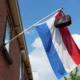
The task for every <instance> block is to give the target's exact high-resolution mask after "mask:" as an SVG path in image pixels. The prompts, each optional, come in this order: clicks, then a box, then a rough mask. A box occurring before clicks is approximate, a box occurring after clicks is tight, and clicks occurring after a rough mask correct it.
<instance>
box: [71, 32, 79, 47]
mask: <svg viewBox="0 0 80 80" xmlns="http://www.w3.org/2000/svg"><path fill="white" fill-rule="evenodd" d="M72 37H73V39H74V41H75V42H76V44H77V46H78V48H79V49H80V35H79V34H73V35H72Z"/></svg>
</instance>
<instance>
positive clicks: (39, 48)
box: [29, 38, 56, 80]
mask: <svg viewBox="0 0 80 80" xmlns="http://www.w3.org/2000/svg"><path fill="white" fill-rule="evenodd" d="M32 47H34V48H35V49H34V50H33V51H32V52H31V53H30V55H29V57H30V61H31V66H32V71H33V72H34V71H36V72H37V73H38V76H39V79H40V80H53V79H54V80H56V77H55V76H54V75H53V71H52V69H51V67H50V64H49V62H48V59H47V57H46V53H45V51H44V48H43V45H42V42H41V40H40V38H36V39H35V41H34V43H33V44H32ZM33 75H34V74H33ZM34 80H37V79H35V76H34Z"/></svg>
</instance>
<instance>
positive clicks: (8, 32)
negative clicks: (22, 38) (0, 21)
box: [5, 20, 11, 53]
mask: <svg viewBox="0 0 80 80" xmlns="http://www.w3.org/2000/svg"><path fill="white" fill-rule="evenodd" d="M10 32H11V31H10V24H9V21H8V20H7V22H6V30H5V43H7V42H8V41H9V40H10V35H11V33H10ZM5 47H6V49H7V51H8V53H9V51H10V43H8V44H6V45H5Z"/></svg>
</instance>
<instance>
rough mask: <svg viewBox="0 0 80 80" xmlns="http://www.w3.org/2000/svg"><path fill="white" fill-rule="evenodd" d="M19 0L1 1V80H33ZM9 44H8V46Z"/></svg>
mask: <svg viewBox="0 0 80 80" xmlns="http://www.w3.org/2000/svg"><path fill="white" fill-rule="evenodd" d="M22 31H23V27H22V23H21V17H20V12H19V6H18V2H17V0H0V80H33V77H32V72H31V66H30V62H29V57H28V53H27V48H26V42H25V37H24V34H22V35H21V36H19V37H18V38H16V39H14V40H13V41H11V42H10V43H7V42H8V41H9V40H11V39H12V38H13V37H15V36H16V35H18V34H19V33H20V32H22ZM6 43H7V44H6Z"/></svg>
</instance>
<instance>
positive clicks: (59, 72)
mask: <svg viewBox="0 0 80 80" xmlns="http://www.w3.org/2000/svg"><path fill="white" fill-rule="evenodd" d="M36 29H37V31H38V33H39V36H40V38H41V40H42V43H43V45H44V48H45V51H46V54H47V56H48V59H49V61H50V64H51V67H52V69H53V71H54V73H55V75H56V77H58V78H62V77H63V76H64V75H66V74H67V72H66V71H65V69H64V67H63V64H62V62H61V60H60V58H59V56H58V54H57V52H56V49H55V48H54V45H53V43H52V38H51V33H50V30H49V28H48V26H47V24H42V25H39V26H36Z"/></svg>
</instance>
